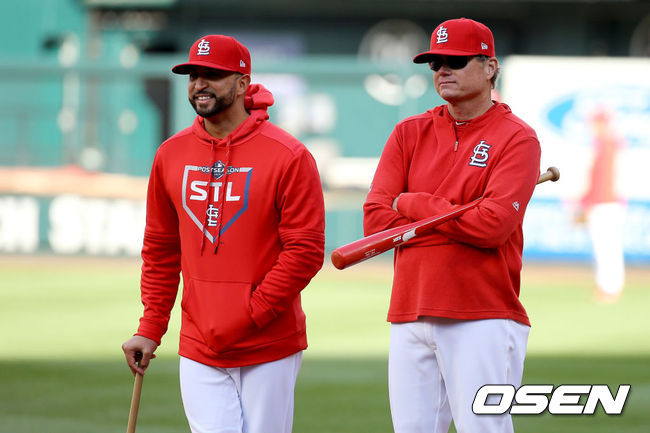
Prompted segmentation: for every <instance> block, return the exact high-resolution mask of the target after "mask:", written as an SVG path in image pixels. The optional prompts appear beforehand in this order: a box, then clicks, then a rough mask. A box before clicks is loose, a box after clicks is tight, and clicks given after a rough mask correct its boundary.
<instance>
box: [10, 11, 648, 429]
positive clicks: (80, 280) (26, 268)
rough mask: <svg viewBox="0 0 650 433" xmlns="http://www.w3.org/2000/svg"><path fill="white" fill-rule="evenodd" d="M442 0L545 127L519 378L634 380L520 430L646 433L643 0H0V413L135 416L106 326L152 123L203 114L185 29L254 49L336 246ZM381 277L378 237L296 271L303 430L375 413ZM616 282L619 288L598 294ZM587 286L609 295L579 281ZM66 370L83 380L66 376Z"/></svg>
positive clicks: (386, 284) (121, 300)
mask: <svg viewBox="0 0 650 433" xmlns="http://www.w3.org/2000/svg"><path fill="white" fill-rule="evenodd" d="M456 17H468V18H472V19H476V20H479V21H481V22H483V23H485V24H486V25H488V26H489V27H490V28H491V29H492V31H493V33H494V37H495V44H496V51H497V55H498V58H499V61H500V64H501V67H502V75H501V77H500V79H499V82H498V86H497V89H496V91H495V92H494V98H495V99H500V100H501V101H502V102H505V103H507V104H508V105H510V107H511V108H512V109H513V111H514V113H515V114H517V115H518V116H519V117H521V118H522V119H524V120H525V121H526V122H527V123H529V124H530V125H531V126H532V127H533V128H534V129H535V130H536V131H537V133H538V136H539V138H540V141H541V145H542V164H541V167H540V168H541V171H544V170H546V168H547V167H548V166H551V165H554V166H557V167H558V168H559V169H560V171H561V180H560V181H559V182H558V183H556V184H550V183H546V184H543V185H540V186H538V187H537V189H536V191H535V194H534V196H533V199H532V201H531V203H530V205H529V208H528V210H527V213H526V218H525V221H524V237H525V247H524V259H525V265H524V272H523V280H522V281H523V288H522V297H523V300H524V305H526V307H527V309H528V310H529V313H530V315H531V320H532V321H533V323H534V328H533V332H532V333H531V341H530V350H529V353H530V356H529V360H528V361H527V366H529V367H527V368H528V370H527V371H528V373H527V375H528V376H526V377H525V378H524V382H528V383H555V384H558V383H560V382H561V381H565V382H568V383H585V382H594V383H611V384H613V385H617V384H619V383H632V396H633V397H634V398H636V400H635V401H634V402H633V403H631V409H630V410H628V412H626V414H625V416H624V417H622V418H624V419H625V421H626V423H624V424H625V425H623V423H621V424H606V423H603V422H602V421H601V422H595V421H593V419H591V421H584V422H582V421H581V422H582V424H581V423H580V422H578V421H575V422H574V421H572V420H570V419H569V418H566V417H564V418H563V417H560V418H561V420H558V419H557V418H554V420H547V421H545V422H547V424H544V423H542V424H541V425H542V426H543V425H546V426H548V425H552V426H554V427H553V428H552V429H548V428H545V427H540V424H535V423H534V422H532V421H530V419H531V418H525V419H524V420H523V421H518V422H520V423H521V424H520V425H522V430H521V431H531V432H532V431H535V432H540V431H554V432H559V431H567V432H569V431H570V432H571V433H575V432H580V431H585V432H587V431H588V432H590V433H592V432H597V431H598V432H600V431H602V432H605V431H607V432H609V431H617V432H623V431H625V432H637V431H638V432H641V431H643V432H646V431H648V430H647V428H648V426H649V425H650V418H648V415H647V414H648V411H647V407H648V404H649V403H648V402H649V401H650V374H649V373H648V370H647V365H648V362H650V344H649V343H648V342H649V341H650V323H649V322H648V320H647V319H645V318H646V317H647V316H648V315H647V311H646V310H647V306H648V303H650V290H648V289H650V271H649V268H650V266H649V265H650V186H649V185H650V170H648V163H649V162H650V2H648V1H643V0H637V1H634V0H610V1H599V0H592V1H581V0H573V1H572V0H561V1H558V0H549V1H543V0H501V1H494V2H493V1H464V0H458V1H437V0H429V1H427V0H401V1H388V0H374V1H372V0H345V1H344V0H329V1H322V2H321V1H305V0H303V1H301V0H276V1H266V0H248V1H246V2H241V1H234V0H21V1H3V2H0V23H1V25H0V131H1V133H0V272H1V276H0V365H1V366H2V368H1V369H0V398H1V399H0V430H2V431H4V430H3V428H2V426H3V425H4V426H5V427H6V428H7V429H8V430H7V431H13V432H14V433H15V432H30V433H31V432H37V431H38V432H41V431H48V432H58V431H61V432H64V431H65V432H67V433H70V432H76V431H79V432H82V431H86V432H87V431H95V432H102V431H115V430H116V429H117V427H116V426H118V425H119V426H121V425H122V424H125V423H126V418H125V416H126V414H127V413H128V398H129V396H130V389H129V380H130V378H129V376H128V373H127V372H126V371H125V367H124V365H123V364H122V361H121V359H119V357H120V351H119V346H120V344H121V342H122V341H124V340H125V339H126V338H127V337H128V336H129V335H130V334H131V333H132V332H133V330H134V329H135V327H136V326H137V318H138V317H139V314H140V313H141V308H140V306H139V299H138V277H139V276H138V271H139V269H138V266H139V258H138V257H139V253H140V248H141V244H142V235H143V229H144V199H145V195H146V184H147V176H148V174H149V170H150V166H151V163H152V160H153V155H154V153H155V151H156V149H157V148H158V146H159V145H160V143H161V142H162V141H163V140H165V139H166V138H167V137H169V136H170V135H172V134H174V133H176V132H177V131H179V130H181V129H183V128H185V127H187V126H189V125H190V124H191V122H192V120H193V118H194V115H195V114H194V112H193V110H192V108H191V107H190V105H189V103H188V101H187V95H186V92H187V91H186V84H187V83H186V79H187V78H186V77H184V76H176V75H173V74H171V72H170V68H171V67H172V66H173V65H175V64H178V63H181V62H183V61H185V60H186V59H187V52H188V49H189V47H190V45H191V44H192V43H193V42H194V41H195V40H196V39H198V38H199V37H200V36H203V35H205V34H210V33H221V34H227V35H232V36H235V37H236V38H237V39H239V40H240V41H241V42H243V43H244V44H245V45H246V46H247V47H248V48H249V50H250V52H251V56H252V63H253V77H252V78H253V82H260V83H262V84H264V85H265V86H266V87H267V88H268V89H270V90H271V91H272V92H273V94H274V96H275V100H276V103H275V105H273V106H272V107H271V109H270V115H271V120H272V121H273V122H275V123H276V124H278V125H279V126H281V127H283V128H285V129H286V130H287V131H289V132H290V133H292V134H293V135H295V136H296V137H297V138H298V139H300V140H301V141H302V142H304V143H305V144H306V145H307V147H308V148H309V149H310V151H311V152H312V153H313V155H314V156H315V158H316V161H317V164H318V167H319V171H320V173H321V178H322V183H323V189H324V192H325V200H326V222H327V227H326V247H327V250H328V252H329V251H331V250H332V249H334V248H336V247H337V246H340V245H342V244H345V243H347V242H351V241H353V240H355V239H358V238H360V237H362V214H361V206H362V204H363V201H364V199H365V195H366V193H367V191H368V188H369V186H370V181H371V178H372V176H373V174H374V170H375V167H376V164H377V162H378V159H379V156H380V154H381V151H382V148H383V145H384V143H385V141H386V139H387V138H388V135H389V134H390V132H391V131H392V129H393V127H394V125H395V123H396V122H398V121H400V120H401V119H403V118H404V117H406V116H410V115H414V114H417V113H420V112H423V111H425V110H427V109H429V108H432V107H433V106H435V105H439V104H441V103H443V101H442V100H441V99H439V97H438V96H437V95H436V93H435V90H434V88H433V86H432V74H431V71H430V70H429V69H428V68H427V67H426V66H423V65H414V64H413V63H412V62H411V59H412V57H413V56H414V55H415V54H416V53H419V52H421V51H423V50H425V49H426V48H427V47H428V46H429V38H430V34H431V32H432V30H433V29H434V28H435V27H436V26H437V24H439V23H440V22H442V21H444V20H446V19H449V18H456ZM326 262H329V260H327V259H326ZM390 279H391V269H390V255H386V257H383V258H382V257H380V258H377V259H374V261H373V263H365V264H361V265H359V266H358V267H355V269H351V270H346V271H344V272H337V271H333V270H332V269H331V267H330V266H329V264H328V263H326V265H325V269H324V271H323V272H321V274H319V276H318V277H317V278H316V279H315V280H314V282H313V283H312V285H310V288H309V290H308V291H306V292H305V295H304V297H303V299H304V304H305V309H306V310H307V315H308V318H309V322H308V323H309V326H310V332H311V334H310V335H311V339H310V342H311V345H310V350H309V351H308V352H307V357H306V361H305V365H304V367H303V371H304V372H305V374H304V375H301V378H302V379H301V381H300V382H299V385H298V390H297V392H298V395H299V396H304V395H308V396H312V395H318V396H319V397H317V398H316V400H314V399H313V398H305V399H299V403H297V404H298V405H302V406H300V407H297V413H296V417H297V418H296V426H297V429H296V431H303V432H315V431H323V432H324V431H332V432H344V431H354V432H359V431H369V432H370V431H372V432H377V431H389V429H390V427H389V425H390V422H389V420H388V418H387V416H388V410H387V399H386V395H385V394H386V389H385V371H384V369H385V353H386V348H387V346H386V344H387V326H388V325H387V324H386V323H385V313H386V309H387V304H388V298H389V296H390ZM624 287H625V296H624V297H623V300H622V301H621V302H618V303H617V304H616V305H614V306H611V305H607V306H606V307H605V306H604V305H603V304H609V303H612V302H613V301H618V300H619V298H620V296H621V293H622V292H623V288H624ZM594 289H595V290H596V293H598V294H601V295H602V296H600V297H599V299H600V300H601V301H604V302H603V303H600V304H594V303H593V302H592V301H593V296H592V295H593V290H594ZM610 307H611V308H610ZM333 315H335V316H334V317H336V318H337V320H336V321H333V320H332V317H333ZM175 317H176V320H177V319H178V318H177V316H175ZM175 323H176V322H174V323H172V326H171V327H170V332H169V333H168V335H167V336H166V337H165V339H166V340H165V341H166V343H165V344H164V345H163V346H164V347H161V353H162V355H163V356H160V357H159V360H158V365H159V370H158V373H156V372H152V375H155V374H160V375H161V377H159V378H158V379H157V381H156V380H153V378H152V379H151V380H150V381H149V383H152V385H149V386H152V387H155V386H159V391H160V392H161V395H164V396H165V398H167V400H164V402H163V401H162V400H163V397H160V399H159V400H160V401H157V403H156V404H159V405H161V408H160V409H159V411H158V412H155V413H154V412H150V413H149V416H148V418H149V426H150V427H149V428H150V430H147V427H146V422H145V426H143V428H142V431H152V432H153V431H156V432H158V433H160V432H165V431H184V428H183V427H184V420H183V417H182V413H181V412H180V410H181V408H180V403H179V402H178V401H177V400H172V401H171V402H170V401H169V397H172V398H176V394H177V393H176V392H175V391H174V392H172V393H165V391H168V388H174V387H175V386H176V385H175V382H174V381H173V380H172V379H169V377H170V376H173V375H174V374H175V364H174V362H175V357H174V355H173V352H174V351H175V350H176V346H175V342H176V341H177V335H176V334H177V328H175V326H177V324H175ZM596 325H598V326H596ZM351 329H353V330H354V332H350V330H351ZM175 339H176V340H175ZM80 342H83V343H81V344H80ZM165 354H168V355H169V358H165V356H164V355H165ZM165 359H168V361H165ZM351 359H357V360H361V361H358V363H356V364H355V363H354V362H357V361H354V362H353V361H351ZM70 363H72V364H70ZM70 365H72V367H71V366H70ZM342 365H345V366H346V367H345V368H342ZM586 365H590V366H591V368H585V366H586ZM99 371H101V379H98V378H97V377H98V376H97V374H98V372H99ZM591 372H594V374H593V375H589V374H590V373H591ZM619 373H620V374H619ZM77 374H78V376H77ZM626 374H628V376H626ZM65 381H67V382H65ZM599 381H600V382H599ZM63 382H65V383H68V384H70V383H71V384H72V386H73V387H75V388H85V391H84V392H85V393H88V392H90V391H89V389H93V390H94V391H93V392H95V394H93V397H92V398H82V396H84V395H86V394H84V393H81V394H79V395H77V394H75V393H64V394H65V396H66V398H68V399H65V398H62V397H63V395H62V394H61V391H60V390H61V389H62V388H61V387H62V386H64V385H62V383H63ZM25 383H27V384H31V385H33V386H35V387H38V388H37V389H38V390H39V391H38V393H39V395H40V400H39V399H38V398H36V399H34V398H33V397H34V395H33V394H34V393H33V392H29V388H26V387H25ZM153 383H158V385H153ZM165 387H168V388H165ZM146 389H147V388H146V387H145V392H146ZM100 390H109V391H100ZM101 392H104V394H110V395H104V394H101ZM97 393H99V394H97ZM75 395H76V397H74V398H73V396H75ZM21 396H22V397H24V399H22V398H20V397H21ZM325 396H330V397H331V398H330V397H325ZM369 396H370V397H373V398H375V400H372V399H369ZM150 398H152V397H150ZM327 398H329V399H327ZM70 399H72V400H70ZM28 401H29V403H27V402H28ZM39 401H40V403H39ZM343 401H345V405H344V407H341V404H342V402H343ZM92 402H95V403H92ZM39 404H40V405H43V404H45V405H46V406H47V407H49V408H50V409H47V410H45V411H44V410H43V409H40V408H41V406H39ZM165 404H167V406H165ZM310 404H311V405H312V406H313V407H312V406H310V408H309V409H310V410H311V412H310V411H309V410H307V409H308V408H307V407H306V406H305V405H310ZM78 406H82V407H84V408H85V410H86V414H85V415H79V413H78V412H76V411H74V410H73V409H72V408H73V407H78ZM152 406H155V405H153V404H149V405H144V407H143V410H144V411H145V415H144V416H145V418H147V412H146V411H147V410H150V411H154V410H155V409H154V408H153V407H152ZM106 408H109V409H106ZM323 411H324V412H325V413H327V414H332V413H338V414H347V418H345V421H341V420H340V419H338V418H337V417H336V416H331V417H330V416H326V417H323V416H319V413H320V414H321V415H322V412H323ZM36 413H39V414H40V418H39V416H36V415H35V414H36ZM359 413H366V414H367V416H365V417H361V418H363V419H364V420H365V421H364V423H360V422H359V421H358V418H360V417H359V416H357V415H358V414H359ZM307 414H308V415H307ZM341 416H343V415H341ZM80 417H81V418H84V417H86V418H88V420H87V421H86V423H85V424H84V422H81V421H80ZM165 417H167V418H165ZM314 417H315V419H316V420H317V421H315V420H312V418H314ZM41 418H42V420H41V421H42V424H38V421H35V420H40V419H41ZM153 419H156V420H158V421H159V424H156V425H153V426H151V424H152V423H153ZM369 419H372V420H374V422H375V423H376V424H374V425H373V424H372V423H371V424H368V420H369ZM161 420H163V421H164V422H163V421H161ZM328 422H329V423H330V424H331V426H329V427H328ZM612 422H614V421H612ZM355 423H357V424H355ZM174 426H179V427H178V428H176V429H175V428H174ZM317 426H320V427H318V428H317ZM323 426H324V427H323ZM343 426H345V427H343ZM560 426H570V427H566V429H565V430H563V427H560ZM599 428H600V430H599Z"/></svg>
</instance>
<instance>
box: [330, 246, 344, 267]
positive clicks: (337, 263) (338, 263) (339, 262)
mask: <svg viewBox="0 0 650 433" xmlns="http://www.w3.org/2000/svg"><path fill="white" fill-rule="evenodd" d="M330 259H331V260H332V264H333V265H334V267H335V268H336V269H345V265H346V263H345V258H344V257H343V255H342V254H341V253H340V251H339V250H338V249H336V250H334V251H332V255H331V256H330Z"/></svg>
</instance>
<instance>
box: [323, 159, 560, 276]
mask: <svg viewBox="0 0 650 433" xmlns="http://www.w3.org/2000/svg"><path fill="white" fill-rule="evenodd" d="M559 178H560V170H558V169H557V168H556V167H549V168H548V170H546V172H544V173H542V174H541V175H540V176H539V179H538V180H537V184H540V183H542V182H546V181H548V180H550V181H553V182H556V181H557V180H558V179H559ZM481 200H483V198H482V197H479V198H477V199H476V200H474V201H471V202H469V203H467V204H464V205H462V206H458V207H457V208H455V209H454V210H453V211H451V212H449V213H447V214H444V215H437V216H432V217H429V218H425V219H423V220H420V221H416V222H413V223H410V224H405V225H402V226H399V227H393V228H391V229H387V230H384V231H381V232H379V233H375V234H373V235H370V236H366V237H365V238H362V239H359V240H357V241H354V242H351V243H349V244H346V245H343V246H341V247H338V248H337V249H335V250H334V251H332V255H331V260H332V264H333V265H334V266H335V267H336V268H337V269H345V268H347V267H348V266H352V265H354V264H357V263H359V262H362V261H364V260H368V259H370V258H372V257H375V256H376V255H379V254H381V253H383V252H386V251H388V250H391V249H393V248H395V247H397V246H399V245H402V244H404V243H406V242H408V241H409V240H411V239H413V238H416V237H418V236H422V235H423V234H426V233H429V232H430V231H431V230H433V228H434V227H436V226H438V225H440V224H442V223H444V222H446V221H449V220H450V219H453V218H456V217H458V216H460V215H462V214H464V213H465V212H467V211H468V210H470V209H473V208H474V207H476V206H477V205H478V204H479V203H480V202H481Z"/></svg>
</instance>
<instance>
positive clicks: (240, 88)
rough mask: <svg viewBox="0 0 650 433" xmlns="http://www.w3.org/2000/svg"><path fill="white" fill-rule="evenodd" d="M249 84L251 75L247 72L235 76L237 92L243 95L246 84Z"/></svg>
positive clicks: (246, 88)
mask: <svg viewBox="0 0 650 433" xmlns="http://www.w3.org/2000/svg"><path fill="white" fill-rule="evenodd" d="M250 84H251V76H250V75H248V74H244V75H241V76H239V77H238V78H237V94H238V95H245V94H246V91H247V90H248V86H250Z"/></svg>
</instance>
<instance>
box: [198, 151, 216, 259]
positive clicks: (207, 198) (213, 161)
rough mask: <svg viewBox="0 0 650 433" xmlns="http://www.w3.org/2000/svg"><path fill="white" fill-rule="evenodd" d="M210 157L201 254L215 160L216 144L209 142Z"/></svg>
mask: <svg viewBox="0 0 650 433" xmlns="http://www.w3.org/2000/svg"><path fill="white" fill-rule="evenodd" d="M211 147H212V157H211V158H210V165H209V166H208V196H207V197H206V199H205V208H204V209H203V227H202V228H201V229H202V232H201V251H200V253H201V255H203V248H204V247H205V238H206V237H207V235H208V210H209V209H210V192H211V190H212V187H211V185H212V183H213V182H212V172H213V170H214V164H215V163H216V162H217V144H216V143H214V142H213V143H211Z"/></svg>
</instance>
